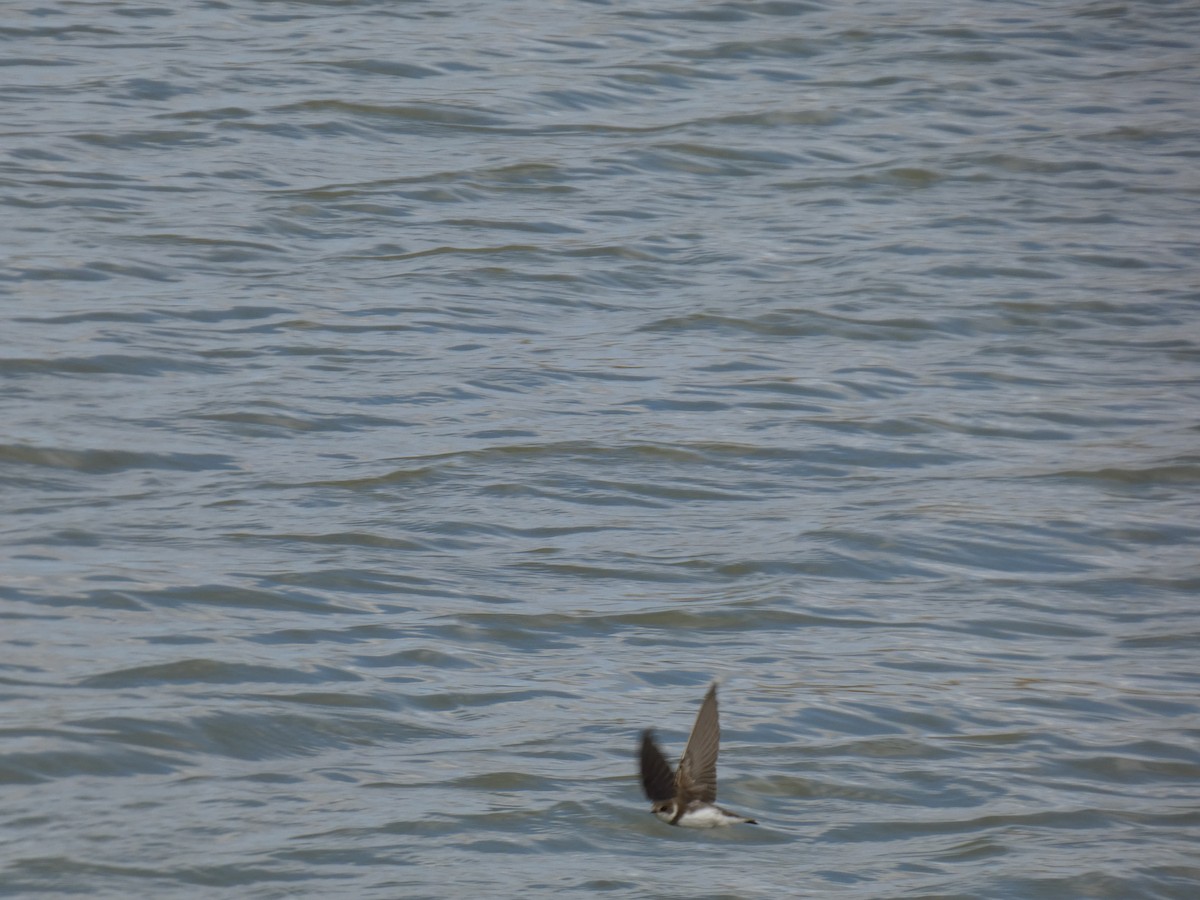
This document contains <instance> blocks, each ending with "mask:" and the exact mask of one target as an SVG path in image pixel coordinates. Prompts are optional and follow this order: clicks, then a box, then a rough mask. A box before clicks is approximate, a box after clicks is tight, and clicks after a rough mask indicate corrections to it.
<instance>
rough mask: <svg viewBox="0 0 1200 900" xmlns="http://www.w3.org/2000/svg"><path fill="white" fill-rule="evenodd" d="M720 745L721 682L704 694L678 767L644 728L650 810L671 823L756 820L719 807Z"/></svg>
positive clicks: (645, 782)
mask: <svg viewBox="0 0 1200 900" xmlns="http://www.w3.org/2000/svg"><path fill="white" fill-rule="evenodd" d="M720 743H721V725H720V723H719V722H718V721H717V683H716V682H715V681H714V682H713V683H712V686H711V687H709V689H708V693H707V694H705V695H704V702H703V703H701V704H700V712H698V713H697V714H696V724H695V725H693V726H692V734H691V736H690V737H689V738H688V742H687V746H686V747H684V749H683V756H681V757H680V759H679V769H678V770H677V771H674V772H673V771H671V765H670V763H668V762H667V760H666V757H664V756H663V754H662V751H661V750H659V749H658V744H656V743H655V742H654V732H653V730H651V729H649V728H647V729H646V730H645V731H643V732H642V751H641V768H642V790H644V791H645V792H646V796H647V797H648V798H649V799H650V802H651V803H652V804H653V806H652V807H651V812H653V813H654V814H655V815H656V816H658V817H659V818H660V819H662V820H663V821H664V822H666V823H667V824H669V825H682V826H684V827H686V828H713V827H715V826H717V825H734V824H737V823H738V822H746V823H748V824H750V825H757V824H758V823H757V822H756V821H754V820H753V819H751V818H748V817H747V816H741V815H738V814H737V813H735V812H730V811H729V810H727V809H721V807H719V806H717V805H716V804H715V803H714V802H713V801H714V800H716V799H717V753H718V751H719V749H720Z"/></svg>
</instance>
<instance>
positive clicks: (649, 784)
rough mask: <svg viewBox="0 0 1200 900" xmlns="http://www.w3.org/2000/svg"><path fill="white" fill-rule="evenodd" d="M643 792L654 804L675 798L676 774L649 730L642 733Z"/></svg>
mask: <svg viewBox="0 0 1200 900" xmlns="http://www.w3.org/2000/svg"><path fill="white" fill-rule="evenodd" d="M641 763H642V790H643V791H645V792H646V796H647V797H649V798H650V800H651V801H652V802H654V803H658V802H659V801H660V800H670V799H671V798H672V797H674V796H675V773H674V772H672V771H671V764H670V763H668V762H667V759H666V757H665V756H663V755H662V751H661V750H659V749H658V745H657V744H655V743H654V732H653V731H651V730H650V729H649V728H647V729H646V730H645V731H643V732H642V753H641Z"/></svg>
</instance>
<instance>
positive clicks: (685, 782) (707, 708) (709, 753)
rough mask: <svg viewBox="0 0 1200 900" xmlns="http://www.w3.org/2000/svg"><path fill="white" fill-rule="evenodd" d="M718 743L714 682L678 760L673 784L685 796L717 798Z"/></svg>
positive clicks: (708, 801)
mask: <svg viewBox="0 0 1200 900" xmlns="http://www.w3.org/2000/svg"><path fill="white" fill-rule="evenodd" d="M720 747H721V723H720V722H718V721H717V683H716V682H715V681H714V682H713V683H712V686H711V687H710V688H709V689H708V693H707V694H705V695H704V702H703V703H701V704H700V712H698V713H696V724H695V725H693V726H692V734H691V736H690V737H689V738H688V742H687V746H686V747H684V749H683V758H682V759H680V760H679V774H678V775H677V776H676V784H677V786H678V789H679V793H681V794H683V795H684V796H685V797H686V798H687V799H689V800H692V799H695V800H702V801H704V802H705V803H712V802H713V801H714V800H716V799H717V752H718V751H719V750H720Z"/></svg>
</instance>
